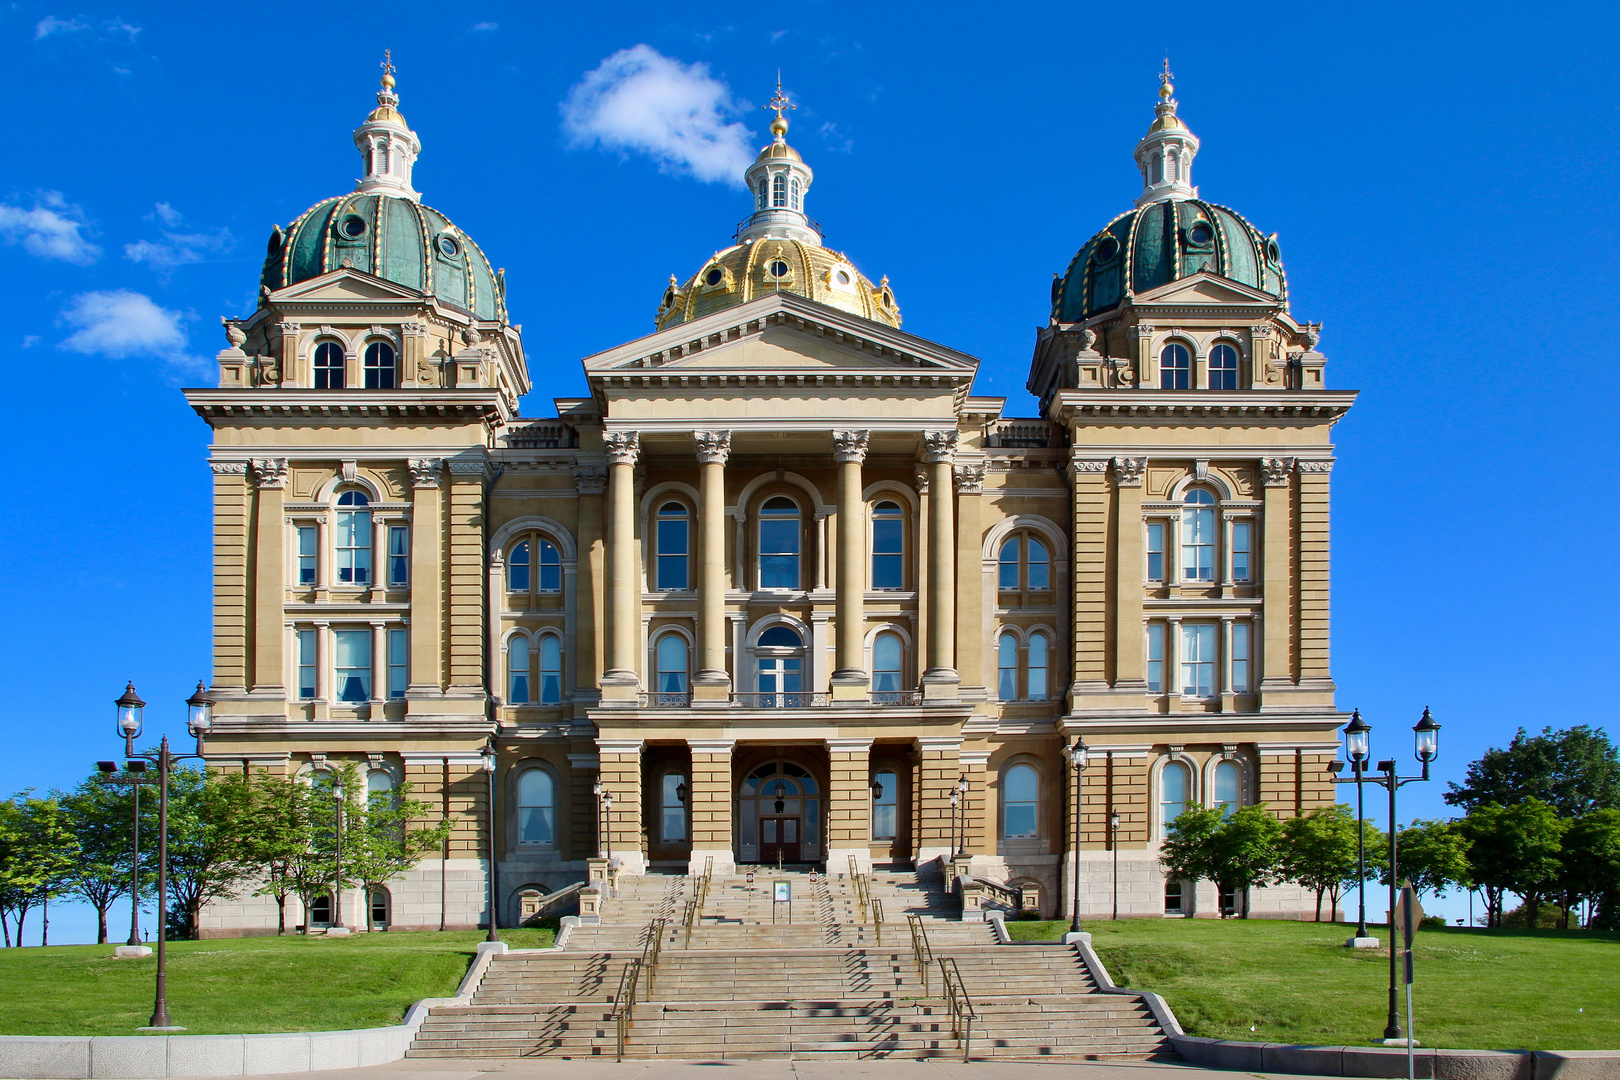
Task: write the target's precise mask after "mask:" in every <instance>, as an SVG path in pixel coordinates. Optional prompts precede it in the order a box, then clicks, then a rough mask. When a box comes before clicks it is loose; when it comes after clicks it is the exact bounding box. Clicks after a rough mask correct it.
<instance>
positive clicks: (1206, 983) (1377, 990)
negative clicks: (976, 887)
mask: <svg viewBox="0 0 1620 1080" xmlns="http://www.w3.org/2000/svg"><path fill="white" fill-rule="evenodd" d="M1007 930H1008V932H1009V933H1010V934H1011V935H1012V937H1013V939H1014V940H1016V941H1053V940H1058V939H1060V938H1061V937H1062V935H1063V933H1064V932H1065V931H1066V930H1068V923H1067V922H1009V923H1007ZM1086 930H1088V931H1089V932H1090V933H1091V935H1092V945H1093V947H1094V948H1096V950H1097V954H1098V956H1100V957H1101V958H1102V961H1103V963H1104V964H1105V965H1106V966H1107V968H1108V973H1109V974H1110V975H1112V976H1113V978H1114V981H1115V982H1116V983H1118V984H1119V985H1121V986H1129V987H1134V988H1137V989H1142V990H1153V991H1156V992H1158V993H1159V994H1161V995H1163V997H1164V999H1165V1000H1166V1001H1168V1002H1169V1003H1170V1007H1171V1009H1173V1010H1174V1011H1175V1014H1176V1019H1178V1020H1179V1021H1181V1026H1182V1027H1183V1028H1184V1029H1185V1030H1186V1032H1187V1034H1189V1035H1202V1036H1207V1037H1209V1038H1219V1039H1242V1040H1246V1041H1253V1042H1278V1043H1315V1044H1317V1045H1324V1046H1354V1045H1362V1046H1365V1045H1369V1044H1372V1043H1375V1042H1376V1041H1377V1040H1379V1039H1380V1038H1382V1035H1383V1030H1384V1021H1385V1016H1386V1013H1387V1010H1388V1007H1389V1005H1388V1002H1389V995H1388V987H1389V953H1388V952H1387V951H1385V950H1381V949H1346V948H1344V941H1345V939H1346V938H1348V937H1349V936H1350V934H1351V933H1352V928H1349V927H1345V926H1342V925H1335V924H1330V923H1320V924H1318V923H1308V922H1280V921H1269V920H1262V919H1247V920H1245V919H1228V920H1225V921H1220V920H1214V919H1185V920H1183V919H1121V920H1119V921H1117V922H1111V921H1108V920H1088V921H1087V923H1086ZM1373 936H1375V937H1377V938H1379V939H1380V940H1382V941H1383V942H1384V943H1385V944H1386V945H1387V944H1388V942H1389V935H1388V933H1387V931H1386V930H1385V929H1384V928H1383V927H1378V928H1377V929H1375V930H1374V931H1373ZM1414 951H1415V954H1416V975H1417V978H1416V981H1415V982H1414V983H1413V986H1412V1002H1413V1005H1412V1008H1413V1012H1414V1015H1415V1025H1414V1026H1415V1027H1416V1029H1417V1038H1418V1040H1419V1042H1421V1043H1422V1044H1423V1045H1424V1046H1438V1047H1455V1048H1468V1049H1486V1050H1612V1049H1615V1048H1620V934H1613V933H1600V932H1595V931H1579V930H1577V931H1559V930H1528V931H1527V930H1482V929H1464V928H1462V927H1456V928H1449V927H1448V928H1446V929H1444V930H1430V929H1425V930H1421V931H1419V933H1418V937H1417V944H1416V948H1415V950H1414ZM971 989H972V988H971V987H970V988H969V990H970V992H971ZM1400 1002H1401V1017H1402V1019H1401V1025H1402V1027H1403V1028H1404V1027H1405V1024H1406V1020H1405V1016H1406V995H1405V989H1404V987H1403V988H1402V991H1401V997H1400Z"/></svg>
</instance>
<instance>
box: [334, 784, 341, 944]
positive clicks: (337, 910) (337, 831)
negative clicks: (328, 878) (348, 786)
mask: <svg viewBox="0 0 1620 1080" xmlns="http://www.w3.org/2000/svg"><path fill="white" fill-rule="evenodd" d="M332 837H333V840H334V842H335V845H336V849H335V852H334V860H335V862H336V863H337V866H336V872H335V873H334V875H333V878H332V925H333V926H335V927H337V928H338V929H339V930H342V929H343V784H342V783H341V782H339V783H335V784H333V785H332Z"/></svg>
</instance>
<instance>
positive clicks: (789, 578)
mask: <svg viewBox="0 0 1620 1080" xmlns="http://www.w3.org/2000/svg"><path fill="white" fill-rule="evenodd" d="M799 542H800V530H799V507H798V504H797V503H795V502H794V501H793V500H792V499H789V498H787V497H785V496H782V495H778V496H776V497H775V498H771V499H766V500H765V505H764V506H762V507H761V508H760V511H759V587H760V588H761V589H797V588H798V587H799Z"/></svg>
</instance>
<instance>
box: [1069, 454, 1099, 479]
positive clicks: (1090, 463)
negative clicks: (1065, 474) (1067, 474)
mask: <svg viewBox="0 0 1620 1080" xmlns="http://www.w3.org/2000/svg"><path fill="white" fill-rule="evenodd" d="M1069 470H1070V471H1071V472H1072V473H1074V475H1075V476H1080V475H1083V474H1085V473H1105V472H1107V471H1108V459H1107V458H1075V459H1074V460H1073V461H1070V462H1069Z"/></svg>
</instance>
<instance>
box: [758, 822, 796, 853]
mask: <svg viewBox="0 0 1620 1080" xmlns="http://www.w3.org/2000/svg"><path fill="white" fill-rule="evenodd" d="M778 856H780V861H782V862H785V863H795V862H798V861H799V819H798V818H796V817H761V818H760V819H759V861H760V862H763V863H773V862H776V861H778Z"/></svg>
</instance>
